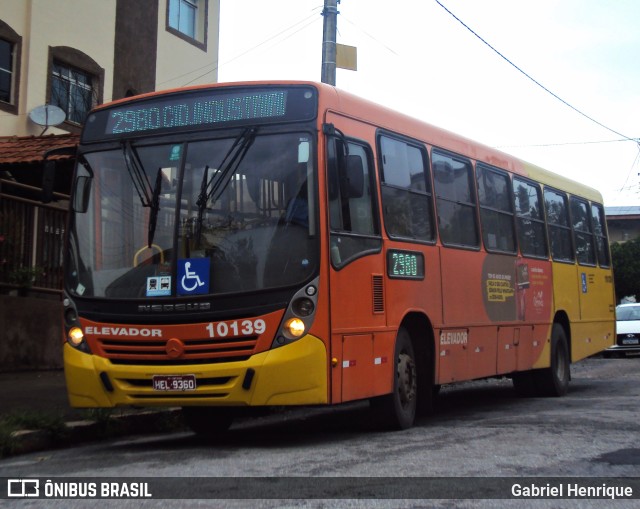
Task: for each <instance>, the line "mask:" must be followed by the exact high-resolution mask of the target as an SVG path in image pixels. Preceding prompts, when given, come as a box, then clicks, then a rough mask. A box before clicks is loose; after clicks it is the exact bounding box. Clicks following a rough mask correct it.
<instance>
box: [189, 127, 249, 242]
mask: <svg viewBox="0 0 640 509" xmlns="http://www.w3.org/2000/svg"><path fill="white" fill-rule="evenodd" d="M257 131H258V129H257V128H256V127H247V128H246V129H245V130H244V131H242V132H241V133H240V135H239V136H238V137H237V138H236V139H235V140H234V142H233V144H232V145H231V148H230V149H229V150H228V151H227V153H226V154H225V156H224V158H223V159H222V163H220V168H218V170H217V171H216V172H214V174H213V175H212V176H211V179H209V166H207V167H205V169H204V175H203V176H202V182H201V184H200V194H199V195H198V200H197V201H196V205H197V206H198V220H197V221H196V231H195V244H196V248H199V247H200V238H201V235H202V216H203V215H204V211H205V209H206V208H207V203H209V201H210V200H211V205H212V206H213V204H214V203H215V202H216V200H217V199H218V198H220V196H221V195H222V193H224V191H225V189H226V188H227V186H228V185H229V182H231V178H232V176H233V175H234V174H235V172H236V171H237V169H238V167H239V166H240V163H241V162H242V160H243V159H244V157H245V156H246V155H247V152H248V151H249V148H251V145H252V144H253V142H254V140H255V139H256V133H257Z"/></svg>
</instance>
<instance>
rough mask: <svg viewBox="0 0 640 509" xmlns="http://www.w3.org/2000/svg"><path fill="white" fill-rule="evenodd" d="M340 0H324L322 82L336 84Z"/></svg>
mask: <svg viewBox="0 0 640 509" xmlns="http://www.w3.org/2000/svg"><path fill="white" fill-rule="evenodd" d="M338 3H340V0H324V10H323V11H322V15H323V16H324V25H323V33H322V83H328V84H329V85H335V84H336V32H337V25H338Z"/></svg>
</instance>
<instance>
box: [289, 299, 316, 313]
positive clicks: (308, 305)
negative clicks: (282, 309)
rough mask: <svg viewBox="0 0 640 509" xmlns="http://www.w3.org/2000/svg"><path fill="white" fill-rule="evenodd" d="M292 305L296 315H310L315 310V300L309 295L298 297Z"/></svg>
mask: <svg viewBox="0 0 640 509" xmlns="http://www.w3.org/2000/svg"><path fill="white" fill-rule="evenodd" d="M291 307H292V309H293V312H294V313H295V314H296V315H298V316H302V317H305V316H310V315H311V314H312V313H313V312H314V311H315V305H314V303H313V301H312V300H311V299H309V298H307V297H304V298H302V299H296V300H295V301H294V302H293V305H292V306H291Z"/></svg>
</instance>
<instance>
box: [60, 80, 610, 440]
mask: <svg viewBox="0 0 640 509" xmlns="http://www.w3.org/2000/svg"><path fill="white" fill-rule="evenodd" d="M72 188H73V189H72V193H71V199H70V209H71V210H70V217H69V228H68V240H67V244H66V253H65V287H64V296H63V308H64V320H63V321H64V345H63V351H64V367H65V375H66V383H67V388H68V395H69V400H70V403H71V405H72V406H73V407H88V408H95V407H98V408H102V407H120V406H134V407H181V408H182V409H183V414H184V417H185V420H186V422H187V423H188V425H189V426H190V427H191V428H192V429H193V430H194V431H195V432H197V433H202V434H215V433H220V432H224V431H226V430H227V429H228V428H229V427H230V426H231V424H232V423H233V420H234V418H236V417H237V416H238V415H239V413H242V412H246V410H247V409H252V408H253V407H255V409H256V410H257V409H261V410H262V411H264V410H265V407H288V406H295V405H304V406H316V405H320V406H322V405H337V404H342V403H346V402H352V401H356V400H368V401H370V408H371V411H372V412H373V415H374V416H375V417H376V419H378V421H379V423H380V425H381V426H383V427H384V428H387V429H406V428H408V427H411V426H412V425H413V424H414V421H415V419H416V416H419V415H424V414H427V413H429V412H430V411H431V410H432V409H433V403H434V398H435V397H436V396H437V393H438V389H439V388H440V386H442V385H445V384H453V383H456V382H461V381H468V380H474V379H483V378H493V377H498V378H502V377H506V378H510V379H512V380H513V385H514V387H515V390H516V391H517V392H518V393H519V394H522V395H528V396H562V395H563V394H565V393H566V392H567V388H568V384H569V379H570V365H571V363H573V362H576V361H579V360H580V359H584V358H586V357H588V356H591V355H594V354H596V353H598V352H601V351H602V350H604V349H606V348H607V347H609V346H611V345H612V344H613V343H614V341H615V334H614V328H615V325H614V323H615V322H614V303H615V300H614V299H615V298H614V289H613V278H612V270H611V259H610V254H609V247H608V240H607V230H606V223H605V216H604V209H603V205H602V198H601V196H600V194H599V193H598V192H597V191H596V190H594V189H591V188H589V187H586V186H584V185H582V184H580V183H578V182H573V181H570V180H568V179H566V178H563V177H561V176H559V175H555V174H553V173H550V172H548V171H545V170H543V169H541V168H538V167H536V166H533V165H531V164H528V163H526V162H523V161H521V160H518V159H516V158H515V157H512V156H510V155H507V154H504V153H501V152H499V151H497V150H494V149H491V148H488V147H485V146H483V145H480V144H478V143H474V142H473V141H470V140H468V139H465V138H463V137H461V136H458V135H455V134H452V133H450V132H447V131H445V130H441V129H438V128H436V127H433V126H431V125H428V124H426V123H423V122H421V121H418V120H416V119H413V118H410V117H408V116H405V115H402V114H399V113H396V112H393V111H391V110H389V109H386V108H384V107H381V106H379V105H377V104H374V103H372V102H369V101H366V100H363V99H361V98H358V97H356V96H354V95H352V94H349V93H347V92H344V91H341V90H339V89H336V88H334V87H332V86H329V85H326V84H319V83H313V82H292V81H279V82H246V83H233V84H214V85H209V86H194V87H189V88H182V89H178V90H169V91H165V92H155V93H150V94H145V95H140V96H137V97H133V98H127V99H123V100H119V101H115V102H112V103H110V104H106V105H102V106H99V107H97V108H96V109H94V110H93V111H92V112H91V113H90V114H89V116H88V117H87V120H86V123H85V125H84V128H83V131H82V135H81V140H80V143H79V147H78V151H77V162H76V169H75V173H74V178H73V184H72Z"/></svg>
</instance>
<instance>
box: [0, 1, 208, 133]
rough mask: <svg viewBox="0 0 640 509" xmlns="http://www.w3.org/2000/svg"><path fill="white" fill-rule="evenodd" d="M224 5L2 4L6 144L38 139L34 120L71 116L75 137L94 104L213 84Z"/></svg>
mask: <svg viewBox="0 0 640 509" xmlns="http://www.w3.org/2000/svg"><path fill="white" fill-rule="evenodd" d="M219 14H220V1H219V0H135V1H130V0H60V1H56V2H51V1H50V0H2V10H1V11H0V136H20V137H24V136H41V135H42V134H43V131H45V126H42V125H38V124H37V123H35V122H33V121H32V120H30V118H29V114H30V113H31V112H32V111H33V110H34V109H35V108H37V107H38V106H42V105H44V104H50V105H54V106H57V107H59V108H61V109H62V110H63V112H64V113H65V119H64V121H63V122H62V123H60V124H59V125H58V126H56V127H48V128H47V129H46V133H47V134H60V133H78V132H79V131H80V128H81V125H82V123H83V121H84V118H85V116H86V114H87V112H88V111H89V110H90V109H91V108H92V107H93V106H95V105H97V104H101V103H103V102H108V101H111V100H114V99H120V98H122V97H126V96H130V95H135V94H139V93H143V92H150V91H153V90H159V89H167V88H174V87H180V86H184V85H187V84H197V83H207V82H215V81H217V60H218V39H219V37H218V33H219V28H218V27H219Z"/></svg>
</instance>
